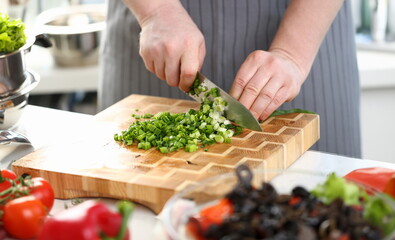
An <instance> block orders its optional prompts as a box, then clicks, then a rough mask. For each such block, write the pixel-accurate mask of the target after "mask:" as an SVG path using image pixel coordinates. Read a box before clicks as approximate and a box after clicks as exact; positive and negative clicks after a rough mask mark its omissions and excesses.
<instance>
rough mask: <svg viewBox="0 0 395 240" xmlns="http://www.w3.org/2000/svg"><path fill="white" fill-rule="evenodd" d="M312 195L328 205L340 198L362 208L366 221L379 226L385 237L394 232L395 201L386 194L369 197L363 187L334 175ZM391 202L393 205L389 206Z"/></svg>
mask: <svg viewBox="0 0 395 240" xmlns="http://www.w3.org/2000/svg"><path fill="white" fill-rule="evenodd" d="M311 194H313V195H314V196H316V197H317V198H319V199H320V200H321V201H322V202H324V203H326V204H329V203H331V202H332V201H334V200H335V199H336V198H340V199H342V200H343V201H344V203H345V204H346V205H353V206H362V207H363V209H364V212H363V217H364V219H366V220H367V221H368V222H370V223H371V224H372V225H374V226H378V227H379V228H380V229H381V230H382V231H383V233H384V235H389V234H392V233H393V232H394V229H395V208H394V206H395V201H394V199H393V198H391V197H389V196H388V195H385V194H384V193H375V194H373V195H369V194H368V193H367V192H366V190H365V189H363V188H362V187H361V186H359V185H357V184H354V183H352V182H349V181H347V180H346V179H344V178H342V177H339V176H336V175H335V174H334V173H332V174H330V175H329V176H328V178H327V179H326V181H325V182H324V183H322V184H319V185H317V186H316V187H315V188H314V189H313V190H312V191H311ZM390 202H391V203H392V204H389V203H390Z"/></svg>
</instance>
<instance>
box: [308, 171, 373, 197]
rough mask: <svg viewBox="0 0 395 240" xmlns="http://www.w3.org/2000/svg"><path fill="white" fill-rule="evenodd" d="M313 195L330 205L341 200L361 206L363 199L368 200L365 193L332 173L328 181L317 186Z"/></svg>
mask: <svg viewBox="0 0 395 240" xmlns="http://www.w3.org/2000/svg"><path fill="white" fill-rule="evenodd" d="M311 193H312V194H313V195H314V196H316V197H318V198H320V199H321V201H323V202H324V203H326V204H328V203H331V202H332V201H334V200H335V199H336V198H341V199H343V201H344V202H345V203H346V204H347V205H360V204H361V199H363V198H366V196H365V195H366V194H364V193H365V191H363V190H362V189H361V188H360V187H358V186H357V185H355V184H353V183H350V182H348V181H347V180H346V179H344V178H342V177H338V176H336V174H335V173H331V174H330V175H329V176H328V178H327V179H326V181H325V182H324V183H322V184H319V185H317V186H316V187H315V188H314V189H313V190H312V191H311Z"/></svg>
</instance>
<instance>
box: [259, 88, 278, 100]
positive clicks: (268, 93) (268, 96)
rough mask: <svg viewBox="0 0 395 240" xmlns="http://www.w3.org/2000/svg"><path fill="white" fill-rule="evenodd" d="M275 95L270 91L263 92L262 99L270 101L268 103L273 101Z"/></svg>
mask: <svg viewBox="0 0 395 240" xmlns="http://www.w3.org/2000/svg"><path fill="white" fill-rule="evenodd" d="M274 96H275V93H274V92H272V91H268V90H262V91H261V97H262V98H263V99H264V100H268V101H272V99H273V98H274Z"/></svg>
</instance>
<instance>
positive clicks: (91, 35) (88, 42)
mask: <svg viewBox="0 0 395 240" xmlns="http://www.w3.org/2000/svg"><path fill="white" fill-rule="evenodd" d="M105 21H106V7H105V5H104V4H93V5H91V4H83V5H73V6H68V7H62V8H53V9H49V10H47V11H44V12H42V13H41V14H40V15H39V16H38V17H37V25H38V28H39V29H40V32H43V33H45V34H47V35H48V36H49V38H50V40H51V41H52V44H53V48H51V52H52V56H53V58H54V60H55V63H56V64H57V65H59V66H62V67H77V66H78V67H79V66H87V65H93V64H97V63H98V59H99V48H100V40H101V34H102V32H103V30H104V29H105V24H106V23H105Z"/></svg>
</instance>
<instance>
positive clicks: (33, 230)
mask: <svg viewBox="0 0 395 240" xmlns="http://www.w3.org/2000/svg"><path fill="white" fill-rule="evenodd" d="M46 216H47V211H46V210H45V206H44V205H43V204H42V203H41V201H39V200H38V199H36V198H35V197H33V196H24V197H20V198H17V199H13V200H11V201H9V202H7V204H6V205H5V207H4V215H3V225H4V228H5V230H6V231H7V233H9V234H10V235H12V236H13V237H16V238H19V239H30V238H34V237H36V236H37V235H38V233H39V231H40V230H41V227H42V224H43V222H44V220H45V217H46Z"/></svg>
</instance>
